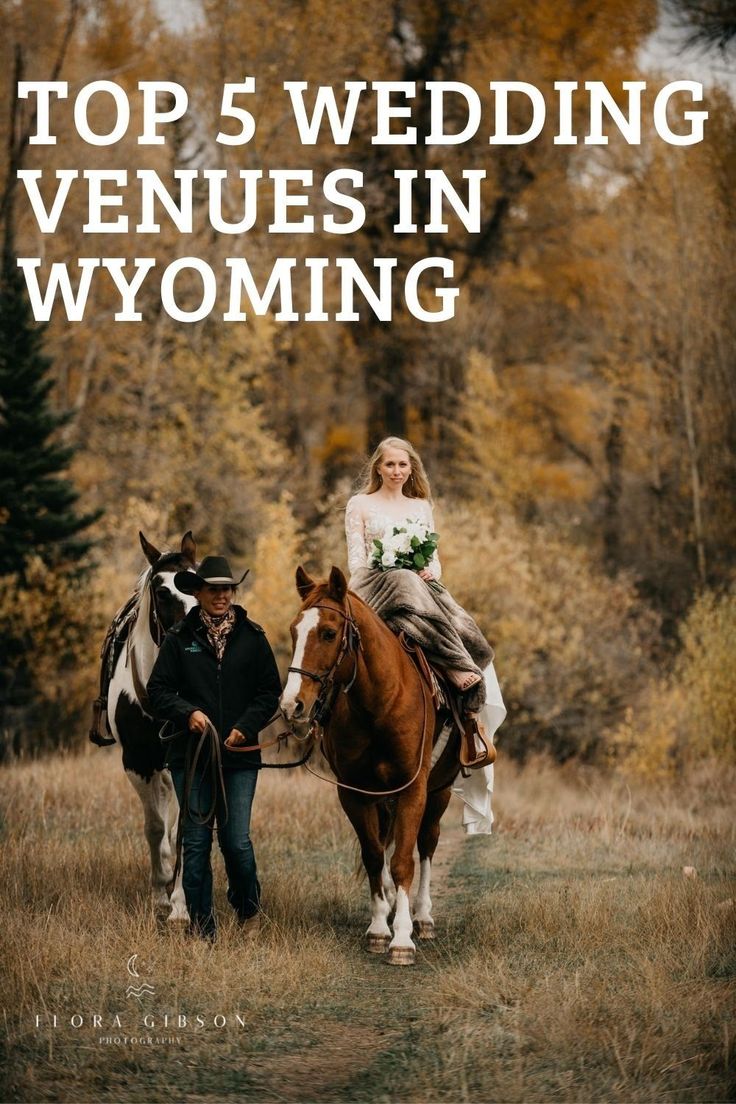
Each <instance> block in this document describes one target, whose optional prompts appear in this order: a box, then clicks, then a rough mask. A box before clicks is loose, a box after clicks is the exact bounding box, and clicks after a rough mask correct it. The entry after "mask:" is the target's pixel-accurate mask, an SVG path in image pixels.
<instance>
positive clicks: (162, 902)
mask: <svg viewBox="0 0 736 1104" xmlns="http://www.w3.org/2000/svg"><path fill="white" fill-rule="evenodd" d="M125 773H126V774H127V775H128V778H129V779H130V782H131V785H132V786H133V789H134V790H135V792H136V793H137V794H138V797H139V798H140V799H141V804H142V805H143V830H144V832H145V835H146V841H147V843H148V847H149V850H150V852H151V888H152V890H153V904H154V907H155V908H168V907H169V895H168V893H167V892H166V887H167V885H168V884H169V882H170V881H171V879H172V877H173V874H174V863H173V861H172V855H171V846H170V842H169V835H168V831H167V823H166V819H167V818H166V814H167V808H166V806H167V804H168V797H169V794H168V791H167V790H166V788H165V786H164V787H162V785H161V781H160V777H161V776H160V775H157V774H154V776H153V778H152V779H151V781H150V782H146V781H145V780H144V779H143V778H141V777H140V775H137V774H135V773H134V772H133V771H126V772H125ZM164 801H165V803H164Z"/></svg>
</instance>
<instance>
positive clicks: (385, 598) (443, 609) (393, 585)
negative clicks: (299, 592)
mask: <svg viewBox="0 0 736 1104" xmlns="http://www.w3.org/2000/svg"><path fill="white" fill-rule="evenodd" d="M350 589H351V590H352V591H354V592H355V593H356V594H357V595H358V597H359V598H362V599H363V601H364V602H366V603H367V604H368V605H369V606H370V607H371V608H372V609H374V610H375V611H376V613H377V614H378V616H379V617H380V618H381V620H382V621H385V622H386V624H387V625H389V627H390V628H391V629H393V631H394V632H396V633H399V632H401V631H402V630H403V631H404V632H405V633H406V635H407V636H409V637H411V639H412V640H414V641H416V643H417V644H419V645H420V647H421V648H423V650H424V652H425V654H426V656H427V658H428V659H429V660H430V662H431V663H436V664H437V665H438V666H439V667H445V668H449V669H450V670H454V671H477V673H478V674H481V670H482V668H483V667H487V666H488V664H489V663H490V661H491V660H492V659H493V649H492V648H491V646H490V644H489V643H488V641H487V640H486V638H485V637H484V636H483V633H482V632H481V631H480V629H479V628H478V626H477V625H476V623H475V621H474V620H473V618H472V617H471V616H470V614H469V613H466V612H465V610H464V609H463V608H462V606H460V605H459V604H458V603H457V602H456V601H455V599H454V598H453V597H452V595H451V594H450V592H449V591H448V590H445V589H444V588H442V589H441V590H440V589H435V588H434V587H432V586H429V585H428V584H427V583H425V581H424V579H421V578H420V577H419V575H418V574H417V573H416V572H415V571H408V570H405V569H403V568H391V569H390V570H388V571H379V570H378V569H377V568H371V567H361V568H358V570H357V571H356V572H354V574H353V575H352V577H351V579H350ZM485 699H486V688H485V684H484V682H483V680H482V679H481V681H480V682H479V683H478V684H477V685H476V686H473V687H472V688H471V689H470V690H468V691H466V692H465V693H463V695H462V704H463V707H464V709H465V710H467V711H468V712H472V713H477V712H478V711H479V710H480V709H482V708H483V705H484V704H485Z"/></svg>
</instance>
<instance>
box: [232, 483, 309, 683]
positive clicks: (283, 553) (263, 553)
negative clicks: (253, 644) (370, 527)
mask: <svg viewBox="0 0 736 1104" xmlns="http://www.w3.org/2000/svg"><path fill="white" fill-rule="evenodd" d="M265 515H266V518H265V525H264V527H263V529H262V530H261V532H260V534H259V535H258V537H257V539H256V544H255V552H254V555H253V569H252V578H253V583H252V586H251V588H250V590H249V592H248V594H247V596H246V597H247V606H248V612H249V614H250V615H251V616H252V617H253V618H254V620H256V621H258V622H259V623H260V624H262V625H263V627H264V629H265V630H266V632H267V634H268V639H269V641H270V642H271V646H272V648H273V650H274V653H275V655H276V659H277V660H278V662H279V665H280V666H281V668H282V670H283V669H284V668H285V667H286V666H287V664H288V662H289V657H290V656H291V640H290V637H289V624H290V623H291V621H292V619H293V617H294V614H295V613H296V610H297V609H298V601H297V593H296V589H295V587H294V583H293V579H294V572H295V570H296V566H297V564H298V563H299V556H300V551H301V536H300V533H299V530H298V527H297V523H296V520H295V519H294V515H293V514H292V511H291V499H290V496H289V495H287V494H283V495H282V496H281V499H280V500H279V501H278V502H275V503H273V504H272V505H271V506H268V507H266V510H265Z"/></svg>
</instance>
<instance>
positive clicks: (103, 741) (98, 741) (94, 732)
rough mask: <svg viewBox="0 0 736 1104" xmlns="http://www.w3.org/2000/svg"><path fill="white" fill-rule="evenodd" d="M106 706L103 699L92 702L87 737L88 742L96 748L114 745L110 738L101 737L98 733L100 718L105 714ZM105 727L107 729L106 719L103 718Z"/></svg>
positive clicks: (100, 724)
mask: <svg viewBox="0 0 736 1104" xmlns="http://www.w3.org/2000/svg"><path fill="white" fill-rule="evenodd" d="M106 705H107V702H106V701H105V699H104V698H95V700H94V701H93V702H92V727H91V728H90V730H89V732H88V733H87V737H88V739H89V742H90V743H91V744H95V745H96V746H97V747H110V745H111V744H114V743H116V741H115V739H114V738H113V737H112V736H103V735H102V733H101V732H100V729H101V728H102V716H103V714H105V713H106V708H105V707H106ZM105 727H107V718H105Z"/></svg>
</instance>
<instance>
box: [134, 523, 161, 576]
mask: <svg viewBox="0 0 736 1104" xmlns="http://www.w3.org/2000/svg"><path fill="white" fill-rule="evenodd" d="M138 536H139V537H140V539H141V548H142V549H143V555H144V556H145V557H146V559H147V560H148V562H149V564H150V565H151V567H153V565H154V564H155V563H158V561H159V560H160V559H161V553H160V552H159V550H158V548H156V546H155V545H154V544H151V542H150V541H147V540H146V538H145V537H144V536H143V534H142V533H141V532H140V531H139V532H138Z"/></svg>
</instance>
